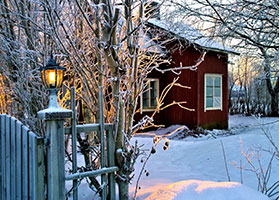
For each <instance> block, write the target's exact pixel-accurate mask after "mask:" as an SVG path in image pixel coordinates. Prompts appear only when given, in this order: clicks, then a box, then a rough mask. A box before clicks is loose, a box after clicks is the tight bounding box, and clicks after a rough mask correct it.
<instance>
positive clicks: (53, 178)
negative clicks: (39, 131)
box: [38, 107, 72, 200]
mask: <svg viewBox="0 0 280 200" xmlns="http://www.w3.org/2000/svg"><path fill="white" fill-rule="evenodd" d="M38 117H39V118H40V119H42V120H45V122H46V127H47V129H46V144H45V145H46V149H47V191H48V192H47V199H49V200H57V199H65V169H64V166H65V145H64V120H65V119H67V118H71V117H72V111H71V110H67V109H63V108H57V107H50V108H48V109H45V110H42V111H39V112H38Z"/></svg>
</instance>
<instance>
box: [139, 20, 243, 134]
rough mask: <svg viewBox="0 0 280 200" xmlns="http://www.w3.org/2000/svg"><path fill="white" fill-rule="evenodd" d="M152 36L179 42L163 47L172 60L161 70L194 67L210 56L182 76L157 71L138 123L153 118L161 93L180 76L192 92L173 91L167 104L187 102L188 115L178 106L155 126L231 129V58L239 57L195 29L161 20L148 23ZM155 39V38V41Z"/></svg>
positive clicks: (144, 97)
mask: <svg viewBox="0 0 280 200" xmlns="http://www.w3.org/2000/svg"><path fill="white" fill-rule="evenodd" d="M148 26H149V27H150V28H151V30H152V31H151V33H152V34H153V36H155V35H157V37H158V36H159V35H158V34H159V33H161V37H162V35H164V36H163V37H165V39H166V38H171V37H173V38H174V37H175V38H176V40H173V41H172V42H169V43H167V44H165V45H164V50H165V51H166V52H168V53H167V55H168V57H169V59H170V60H171V64H170V65H162V66H160V67H159V68H160V69H166V68H175V67H179V66H192V65H195V64H196V63H197V61H198V60H199V58H200V57H201V56H202V52H205V51H206V52H207V53H206V54H205V57H204V61H203V62H201V64H199V66H198V67H197V70H196V71H192V70H181V71H180V75H178V74H175V73H172V72H165V73H161V72H159V71H157V70H154V71H152V73H151V74H149V76H148V78H147V79H148V80H149V81H150V82H149V85H148V86H149V88H150V89H149V90H148V91H147V92H145V93H144V94H142V98H141V102H140V106H141V113H140V114H137V115H136V116H135V118H136V121H137V120H139V119H141V118H142V117H143V116H145V115H148V116H149V115H151V114H152V113H153V110H154V108H155V106H156V97H157V96H158V95H159V94H161V92H162V90H163V89H164V88H165V87H166V86H167V85H168V84H169V83H171V82H172V81H173V80H174V78H176V77H178V76H179V80H178V83H180V84H182V85H186V86H190V87H191V89H184V88H180V87H173V88H172V89H171V90H170V91H169V93H168V95H167V96H166V99H165V101H164V103H165V104H166V105H167V104H169V103H172V102H173V101H176V102H181V101H187V104H186V105H185V106H186V107H188V108H190V109H194V111H188V110H186V109H183V108H181V107H179V106H177V105H175V106H171V107H168V108H166V109H165V110H163V111H160V112H159V113H157V114H156V115H155V117H154V122H155V124H163V125H166V126H168V125H174V124H180V125H187V126H188V127H189V128H192V129H193V128H197V127H203V128H205V129H214V128H215V129H227V128H228V54H229V53H232V54H237V53H236V52H235V51H234V50H232V49H229V48H227V47H225V46H223V45H221V44H219V43H217V42H216V41H214V40H212V39H209V38H207V37H204V36H203V35H201V34H200V33H199V32H198V31H197V30H196V29H194V28H193V27H190V26H186V25H182V24H174V23H168V22H164V21H162V20H158V19H152V20H149V23H148ZM153 36H152V37H153Z"/></svg>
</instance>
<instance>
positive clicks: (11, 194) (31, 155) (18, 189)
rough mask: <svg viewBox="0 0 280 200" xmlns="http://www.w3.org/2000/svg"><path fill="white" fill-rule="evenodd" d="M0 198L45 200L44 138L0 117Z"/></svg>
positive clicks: (3, 116)
mask: <svg viewBox="0 0 280 200" xmlns="http://www.w3.org/2000/svg"><path fill="white" fill-rule="evenodd" d="M0 130H1V134H0V144H1V149H0V157H1V164H0V172H1V173H0V177H1V181H0V195H1V196H0V199H1V200H7V199H11V200H12V199H30V200H38V199H44V170H45V164H44V149H43V138H41V137H38V136H37V135H35V134H34V133H33V132H31V131H30V130H29V129H28V128H27V127H26V126H24V125H23V124H22V123H21V122H20V121H18V120H17V119H15V118H13V117H10V116H9V115H0Z"/></svg>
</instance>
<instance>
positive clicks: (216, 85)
mask: <svg viewBox="0 0 280 200" xmlns="http://www.w3.org/2000/svg"><path fill="white" fill-rule="evenodd" d="M214 86H215V87H221V77H215V83H214Z"/></svg>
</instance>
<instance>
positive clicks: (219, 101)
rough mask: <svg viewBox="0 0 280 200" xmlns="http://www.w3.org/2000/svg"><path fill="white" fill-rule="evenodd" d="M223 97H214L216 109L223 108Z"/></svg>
mask: <svg viewBox="0 0 280 200" xmlns="http://www.w3.org/2000/svg"><path fill="white" fill-rule="evenodd" d="M221 102H222V101H221V97H214V107H215V108H220V107H221Z"/></svg>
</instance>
